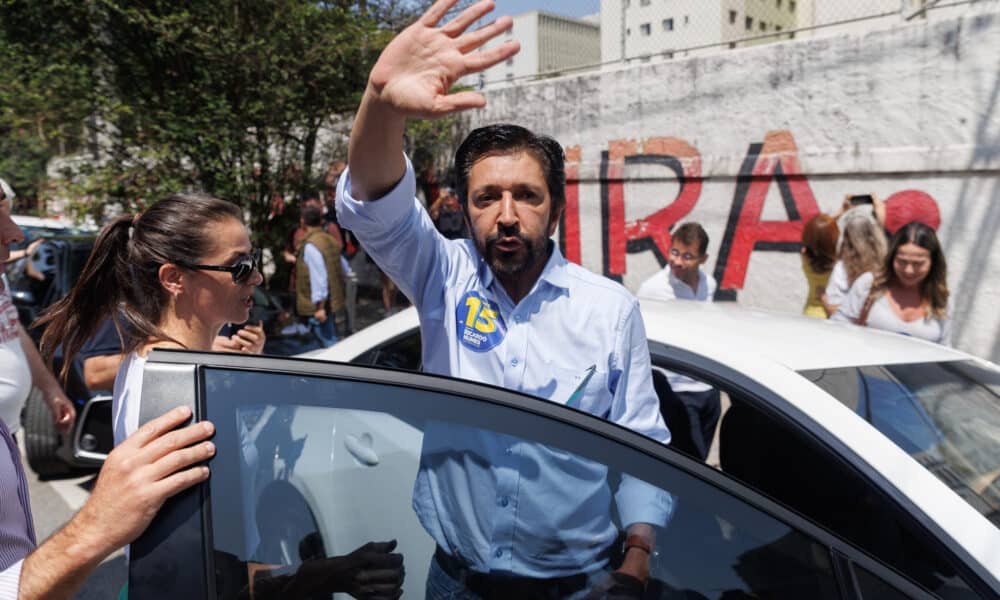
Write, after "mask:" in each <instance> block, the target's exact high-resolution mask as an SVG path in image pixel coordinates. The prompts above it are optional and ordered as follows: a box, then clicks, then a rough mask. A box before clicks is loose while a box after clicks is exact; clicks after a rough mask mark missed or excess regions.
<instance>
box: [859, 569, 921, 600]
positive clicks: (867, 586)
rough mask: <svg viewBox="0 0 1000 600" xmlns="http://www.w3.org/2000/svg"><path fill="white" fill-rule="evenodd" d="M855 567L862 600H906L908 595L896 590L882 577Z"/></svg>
mask: <svg viewBox="0 0 1000 600" xmlns="http://www.w3.org/2000/svg"><path fill="white" fill-rule="evenodd" d="M853 566H854V576H855V580H856V581H857V583H858V590H859V591H860V592H861V600H897V599H898V600H906V599H907V598H909V596H908V595H907V594H904V593H903V592H902V591H900V590H898V589H896V588H895V587H893V586H892V585H890V584H889V583H887V582H886V581H885V580H883V579H882V578H881V577H878V576H877V575H874V574H872V573H871V572H870V571H869V570H867V569H865V568H863V567H859V566H858V565H853Z"/></svg>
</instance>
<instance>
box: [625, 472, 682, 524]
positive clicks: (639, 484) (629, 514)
mask: <svg viewBox="0 0 1000 600" xmlns="http://www.w3.org/2000/svg"><path fill="white" fill-rule="evenodd" d="M615 501H616V503H617V504H618V514H619V515H621V521H622V528H623V529H625V528H628V527H630V526H632V525H635V524H636V523H648V524H649V525H653V526H654V527H664V526H666V524H667V523H668V522H669V521H670V516H671V515H672V514H673V512H674V503H675V499H674V497H673V496H672V495H670V493H669V492H666V491H664V490H661V489H660V488H658V487H656V486H654V485H650V484H648V483H646V482H645V481H642V480H641V479H636V478H635V477H632V476H631V475H625V474H622V482H621V485H620V487H619V488H618V493H616V494H615Z"/></svg>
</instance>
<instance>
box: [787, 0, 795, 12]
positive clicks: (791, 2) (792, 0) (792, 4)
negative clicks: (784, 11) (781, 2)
mask: <svg viewBox="0 0 1000 600" xmlns="http://www.w3.org/2000/svg"><path fill="white" fill-rule="evenodd" d="M788 10H790V11H791V12H795V0H788Z"/></svg>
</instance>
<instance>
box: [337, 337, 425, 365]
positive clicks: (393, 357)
mask: <svg viewBox="0 0 1000 600" xmlns="http://www.w3.org/2000/svg"><path fill="white" fill-rule="evenodd" d="M420 352H421V350H420V330H415V331H411V332H409V333H406V334H404V335H401V336H399V337H397V338H394V339H392V340H390V341H388V342H386V343H384V344H380V345H378V346H376V347H374V348H372V349H370V350H367V351H365V352H364V353H362V354H360V355H359V356H358V357H357V358H355V359H354V360H352V361H351V362H353V363H355V364H359V365H372V366H375V367H389V368H391V369H404V370H407V371H419V370H420V367H421V365H422V362H421V358H420V356H421V355H420Z"/></svg>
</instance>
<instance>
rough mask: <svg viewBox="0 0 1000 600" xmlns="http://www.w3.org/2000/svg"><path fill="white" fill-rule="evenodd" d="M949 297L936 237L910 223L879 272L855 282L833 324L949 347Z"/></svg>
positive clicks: (895, 237) (922, 226)
mask: <svg viewBox="0 0 1000 600" xmlns="http://www.w3.org/2000/svg"><path fill="white" fill-rule="evenodd" d="M948 295H949V294H948V268H947V264H946V261H945V257H944V253H943V252H942V250H941V244H940V242H939V241H938V239H937V235H936V234H935V233H934V230H933V229H931V228H930V227H929V226H927V225H925V224H923V223H919V222H912V223H908V224H907V225H904V226H903V227H901V228H900V229H899V230H897V231H896V233H895V235H893V237H892V243H891V244H890V246H889V252H888V253H887V254H886V257H885V260H884V261H883V263H882V265H881V266H880V268H879V269H877V270H876V271H874V272H869V273H863V274H862V275H860V276H859V277H858V278H857V280H856V281H855V282H854V284H853V285H852V286H851V289H850V291H848V294H847V298H846V299H845V300H844V303H843V304H842V305H841V306H840V309H839V310H838V311H837V313H836V314H835V315H834V316H833V319H834V320H837V321H850V322H852V323H856V324H858V325H864V326H868V327H873V328H875V329H884V330H887V331H894V332H897V333H902V334H905V335H910V336H913V337H918V338H921V339H925V340H928V341H931V342H937V343H939V344H945V345H950V344H951V319H950V317H949V314H948V312H949V311H948Z"/></svg>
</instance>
